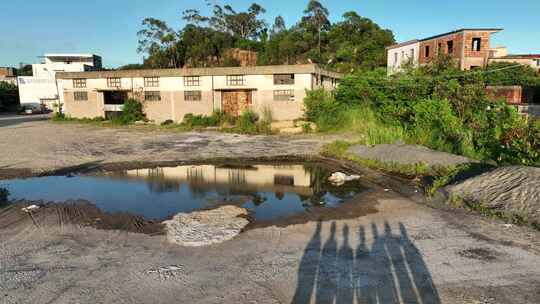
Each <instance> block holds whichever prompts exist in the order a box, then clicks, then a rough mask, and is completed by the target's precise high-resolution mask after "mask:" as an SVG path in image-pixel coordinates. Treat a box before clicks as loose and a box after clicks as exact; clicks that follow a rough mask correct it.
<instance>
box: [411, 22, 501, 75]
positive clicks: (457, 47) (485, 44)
mask: <svg viewBox="0 0 540 304" xmlns="http://www.w3.org/2000/svg"><path fill="white" fill-rule="evenodd" d="M489 37H490V32H489V31H464V32H459V33H454V34H448V35H446V36H441V37H437V38H433V39H430V40H426V41H421V42H420V64H423V63H428V62H430V61H431V60H433V58H435V56H436V55H437V54H438V53H439V43H440V44H441V50H440V52H441V53H442V54H447V53H448V49H447V44H446V42H447V41H449V40H452V41H454V48H453V49H454V51H453V53H452V54H453V57H454V58H457V59H458V60H460V63H461V64H462V67H463V68H469V65H471V64H470V63H466V62H465V59H466V58H475V59H477V60H473V61H474V62H475V63H474V64H473V65H476V62H480V65H481V66H485V65H486V64H487V59H488V58H489ZM473 38H480V39H481V44H480V51H473V48H472V42H473ZM464 39H465V45H463V41H464ZM427 45H429V48H430V50H429V56H427V57H426V46H427ZM462 51H464V53H463V57H462ZM478 59H480V60H478ZM482 59H484V60H482Z"/></svg>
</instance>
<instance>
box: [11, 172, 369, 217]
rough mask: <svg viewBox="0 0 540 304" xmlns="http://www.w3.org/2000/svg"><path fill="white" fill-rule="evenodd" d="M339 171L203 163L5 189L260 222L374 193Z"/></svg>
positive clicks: (107, 207)
mask: <svg viewBox="0 0 540 304" xmlns="http://www.w3.org/2000/svg"><path fill="white" fill-rule="evenodd" d="M336 170H338V168H335V167H331V166H329V165H328V164H323V163H302V164H297V163H286V164H245V165H239V164H219V165H215V164H197V165H182V166H174V167H157V168H146V169H133V170H116V171H108V172H99V173H86V174H80V175H77V174H75V175H72V174H70V175H67V176H45V177H32V178H24V179H23V178H20V179H8V180H2V181H0V184H1V185H2V187H5V188H7V189H8V190H9V200H10V201H11V202H16V201H21V200H24V201H43V202H56V203H62V202H66V201H77V200H78V201H81V200H82V201H87V202H91V204H93V205H94V206H95V207H96V208H97V209H99V210H100V211H101V212H103V213H107V214H129V215H132V216H135V217H137V218H142V219H144V220H148V221H159V220H163V219H167V218H170V217H171V216H173V215H175V214H177V213H179V212H190V211H194V210H200V209H212V208H216V207H218V206H221V205H236V206H240V207H244V208H247V209H248V210H249V211H250V215H251V217H252V220H253V222H255V223H257V222H263V221H264V222H267V221H278V220H281V219H284V218H295V217H299V216H300V217H301V216H302V214H307V213H313V212H320V211H321V210H328V211H329V209H337V208H338V207H340V206H342V205H343V204H345V203H346V202H347V201H350V200H351V199H352V198H353V197H357V196H358V195H361V193H362V192H363V191H367V190H369V188H370V187H369V186H368V184H367V183H366V182H365V181H363V180H362V179H360V180H356V181H350V182H347V183H346V184H344V185H341V186H334V185H332V184H331V183H330V182H328V177H329V176H330V175H331V174H332V173H333V172H335V171H336ZM66 204H67V203H66Z"/></svg>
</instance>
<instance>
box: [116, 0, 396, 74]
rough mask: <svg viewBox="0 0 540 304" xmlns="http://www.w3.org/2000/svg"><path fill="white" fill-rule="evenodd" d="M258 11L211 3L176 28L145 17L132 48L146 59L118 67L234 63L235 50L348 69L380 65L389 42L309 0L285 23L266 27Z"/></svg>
mask: <svg viewBox="0 0 540 304" xmlns="http://www.w3.org/2000/svg"><path fill="white" fill-rule="evenodd" d="M208 3H209V2H208ZM209 5H210V4H209ZM264 13H265V9H264V8H263V7H262V6H260V5H259V4H256V3H253V4H251V6H249V7H248V8H247V10H245V11H237V10H235V9H234V8H233V7H232V6H231V5H219V4H216V5H213V6H212V14H211V15H210V16H205V15H202V14H201V12H200V11H199V10H196V9H189V10H186V11H184V12H183V20H184V21H185V22H186V25H185V27H184V28H182V29H179V30H176V29H173V28H171V27H170V26H169V25H168V24H167V23H165V22H164V21H161V20H159V19H156V18H146V19H144V20H143V22H142V26H143V29H141V30H140V31H139V33H138V36H139V47H138V51H139V52H142V53H146V54H147V57H146V59H145V61H144V63H143V65H127V66H125V67H123V68H125V69H129V68H132V67H137V68H141V67H152V68H177V67H184V66H189V67H209V66H236V65H238V62H237V61H236V60H234V58H231V55H230V50H231V49H241V50H248V51H254V52H257V53H258V62H257V64H259V65H267V64H297V63H308V62H315V63H320V64H325V65H329V66H330V67H333V68H335V69H338V70H340V71H344V72H351V71H355V70H358V69H371V68H374V67H379V66H384V65H385V63H386V59H385V58H386V53H385V47H386V46H388V45H391V44H393V43H394V36H393V33H392V31H390V30H386V29H382V28H381V27H379V25H377V24H376V23H374V22H373V21H372V20H370V19H368V18H365V17H362V16H360V15H359V14H358V13H356V12H354V11H350V12H346V13H345V14H344V15H343V19H342V20H341V21H339V22H336V23H331V22H330V20H329V17H328V16H329V13H330V12H329V11H328V9H327V8H325V7H324V6H323V5H322V4H321V3H320V2H319V1H315V0H310V1H309V2H308V3H307V6H306V9H305V10H304V15H303V16H302V18H301V19H300V20H298V21H297V22H296V23H295V24H294V25H292V26H290V27H287V26H286V24H285V21H284V19H283V17H281V16H277V17H276V18H275V20H274V22H273V24H272V25H271V26H270V25H269V23H268V22H267V21H266V20H264V19H263V18H262V15H263V14H264Z"/></svg>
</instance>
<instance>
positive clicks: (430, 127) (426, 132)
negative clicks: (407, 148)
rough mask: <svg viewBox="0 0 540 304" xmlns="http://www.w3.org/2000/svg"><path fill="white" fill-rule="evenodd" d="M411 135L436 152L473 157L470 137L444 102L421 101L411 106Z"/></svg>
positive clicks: (448, 105)
mask: <svg viewBox="0 0 540 304" xmlns="http://www.w3.org/2000/svg"><path fill="white" fill-rule="evenodd" d="M412 108H413V119H412V120H413V123H412V130H411V132H412V135H413V136H414V138H415V139H416V142H417V143H420V144H422V145H426V146H429V147H431V148H434V149H436V150H442V151H448V152H453V153H457V154H463V155H468V156H474V153H473V150H474V149H473V148H472V147H471V144H472V143H471V135H470V133H469V132H467V131H466V130H464V128H463V125H462V121H461V120H460V119H459V118H458V117H457V116H456V115H455V113H454V111H453V110H452V106H451V105H450V103H449V102H448V101H446V100H422V101H419V102H416V103H415V104H414V105H413V107H412Z"/></svg>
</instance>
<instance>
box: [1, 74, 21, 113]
mask: <svg viewBox="0 0 540 304" xmlns="http://www.w3.org/2000/svg"><path fill="white" fill-rule="evenodd" d="M18 107H19V91H18V89H17V86H15V85H12V84H10V83H7V82H4V81H0V113H1V112H11V111H16V110H17V109H18Z"/></svg>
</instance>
